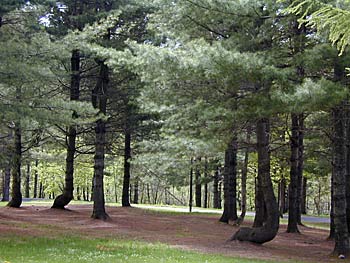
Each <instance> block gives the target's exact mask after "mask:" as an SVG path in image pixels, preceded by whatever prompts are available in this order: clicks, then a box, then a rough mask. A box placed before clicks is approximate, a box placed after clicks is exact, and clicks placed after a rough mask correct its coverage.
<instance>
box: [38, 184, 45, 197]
mask: <svg viewBox="0 0 350 263" xmlns="http://www.w3.org/2000/svg"><path fill="white" fill-rule="evenodd" d="M39 198H44V188H43V183H42V182H40V184H39Z"/></svg>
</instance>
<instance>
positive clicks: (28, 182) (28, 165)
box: [24, 163, 30, 198]
mask: <svg viewBox="0 0 350 263" xmlns="http://www.w3.org/2000/svg"><path fill="white" fill-rule="evenodd" d="M25 183H26V184H25V192H24V197H25V198H29V192H30V164H29V163H27V171H26V182H25Z"/></svg>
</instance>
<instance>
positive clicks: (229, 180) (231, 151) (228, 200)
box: [219, 137, 238, 223]
mask: <svg viewBox="0 0 350 263" xmlns="http://www.w3.org/2000/svg"><path fill="white" fill-rule="evenodd" d="M237 150H238V144H237V138H236V137H234V138H233V139H232V140H231V142H230V143H229V145H228V147H227V149H226V151H225V167H224V211H223V214H222V216H221V218H220V220H219V221H220V222H224V223H229V222H230V221H236V220H237V219H238V216H237V204H236V184H237V182H236V180H237Z"/></svg>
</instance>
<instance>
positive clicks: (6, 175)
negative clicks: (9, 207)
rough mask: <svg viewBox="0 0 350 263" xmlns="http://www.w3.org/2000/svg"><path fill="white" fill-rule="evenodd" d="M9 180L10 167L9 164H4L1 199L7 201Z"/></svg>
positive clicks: (8, 197)
mask: <svg viewBox="0 0 350 263" xmlns="http://www.w3.org/2000/svg"><path fill="white" fill-rule="evenodd" d="M10 181H11V167H10V165H9V164H8V165H6V167H5V169H4V176H3V185H2V200H1V201H9V200H10Z"/></svg>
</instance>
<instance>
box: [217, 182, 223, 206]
mask: <svg viewBox="0 0 350 263" xmlns="http://www.w3.org/2000/svg"><path fill="white" fill-rule="evenodd" d="M218 205H219V206H218V208H219V209H221V208H222V181H219V199H218Z"/></svg>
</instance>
